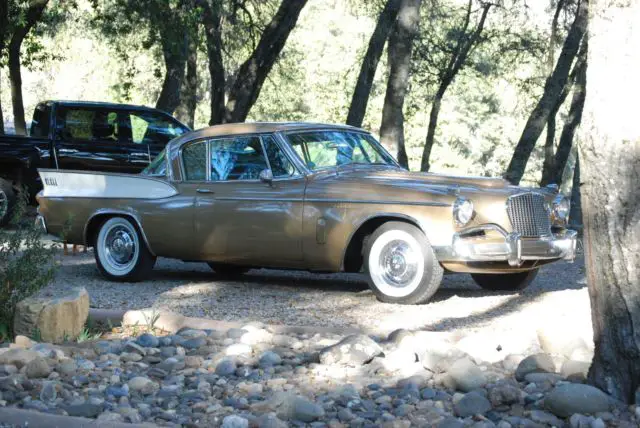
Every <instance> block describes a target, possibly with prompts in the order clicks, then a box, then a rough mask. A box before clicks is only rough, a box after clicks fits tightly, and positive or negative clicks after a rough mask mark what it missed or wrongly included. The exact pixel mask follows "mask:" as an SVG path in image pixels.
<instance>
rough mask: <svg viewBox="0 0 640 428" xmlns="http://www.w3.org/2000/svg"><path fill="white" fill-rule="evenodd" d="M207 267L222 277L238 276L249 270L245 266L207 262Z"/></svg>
mask: <svg viewBox="0 0 640 428" xmlns="http://www.w3.org/2000/svg"><path fill="white" fill-rule="evenodd" d="M207 264H208V265H209V267H210V268H211V269H212V270H213V271H214V272H215V273H217V274H219V275H223V276H239V275H242V274H245V273H247V272H249V271H250V270H251V268H248V267H246V266H237V265H230V264H227V263H217V262H208V263H207Z"/></svg>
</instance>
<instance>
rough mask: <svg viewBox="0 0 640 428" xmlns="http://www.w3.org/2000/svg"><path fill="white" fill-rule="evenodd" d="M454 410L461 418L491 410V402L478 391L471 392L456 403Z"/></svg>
mask: <svg viewBox="0 0 640 428" xmlns="http://www.w3.org/2000/svg"><path fill="white" fill-rule="evenodd" d="M453 410H454V411H455V414H456V415H457V416H459V417H461V418H466V417H469V416H473V415H481V414H484V413H486V412H488V411H489V410H491V403H490V402H489V400H487V399H486V398H485V397H484V396H483V395H482V394H479V393H478V392H475V391H474V392H469V393H466V394H464V396H463V397H462V398H461V399H460V400H458V401H457V402H455V403H454V405H453Z"/></svg>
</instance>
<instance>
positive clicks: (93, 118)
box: [55, 106, 128, 172]
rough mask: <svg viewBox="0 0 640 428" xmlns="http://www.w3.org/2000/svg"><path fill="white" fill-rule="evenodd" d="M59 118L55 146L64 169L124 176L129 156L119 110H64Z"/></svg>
mask: <svg viewBox="0 0 640 428" xmlns="http://www.w3.org/2000/svg"><path fill="white" fill-rule="evenodd" d="M56 114H57V117H56V134H55V146H56V155H57V159H58V166H59V167H60V168H61V169H76V170H91V171H104V172H124V167H125V165H126V161H127V159H128V153H127V150H126V148H125V147H124V144H123V141H122V139H121V125H120V121H119V118H118V111H117V110H115V109H109V108H93V107H92V108H84V107H73V106H64V107H60V108H59V109H58V111H57V113H56Z"/></svg>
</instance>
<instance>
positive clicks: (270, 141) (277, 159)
mask: <svg viewBox="0 0 640 428" xmlns="http://www.w3.org/2000/svg"><path fill="white" fill-rule="evenodd" d="M262 144H264V150H265V152H266V153H267V158H268V159H269V166H270V167H271V172H272V174H273V177H274V178H287V177H293V176H294V175H296V173H297V171H296V169H295V167H294V166H293V164H292V163H291V161H290V160H289V159H288V158H287V156H286V155H285V154H284V152H283V151H282V149H280V147H278V144H277V143H276V141H275V139H274V138H273V136H271V135H268V136H266V137H262Z"/></svg>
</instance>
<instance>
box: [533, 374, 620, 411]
mask: <svg viewBox="0 0 640 428" xmlns="http://www.w3.org/2000/svg"><path fill="white" fill-rule="evenodd" d="M544 406H545V408H546V409H547V410H549V411H550V412H552V413H553V414H554V415H556V416H560V417H562V418H566V417H569V416H571V415H573V414H574V413H582V414H585V413H587V414H593V413H597V412H606V411H608V410H609V407H610V406H611V399H610V397H609V396H608V395H607V394H605V393H604V392H602V391H600V390H599V389H598V388H595V387H593V386H591V385H584V384H579V383H566V384H563V385H558V386H556V387H555V388H554V389H553V390H552V391H551V392H550V393H549V394H547V396H546V397H545V399H544Z"/></svg>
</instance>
